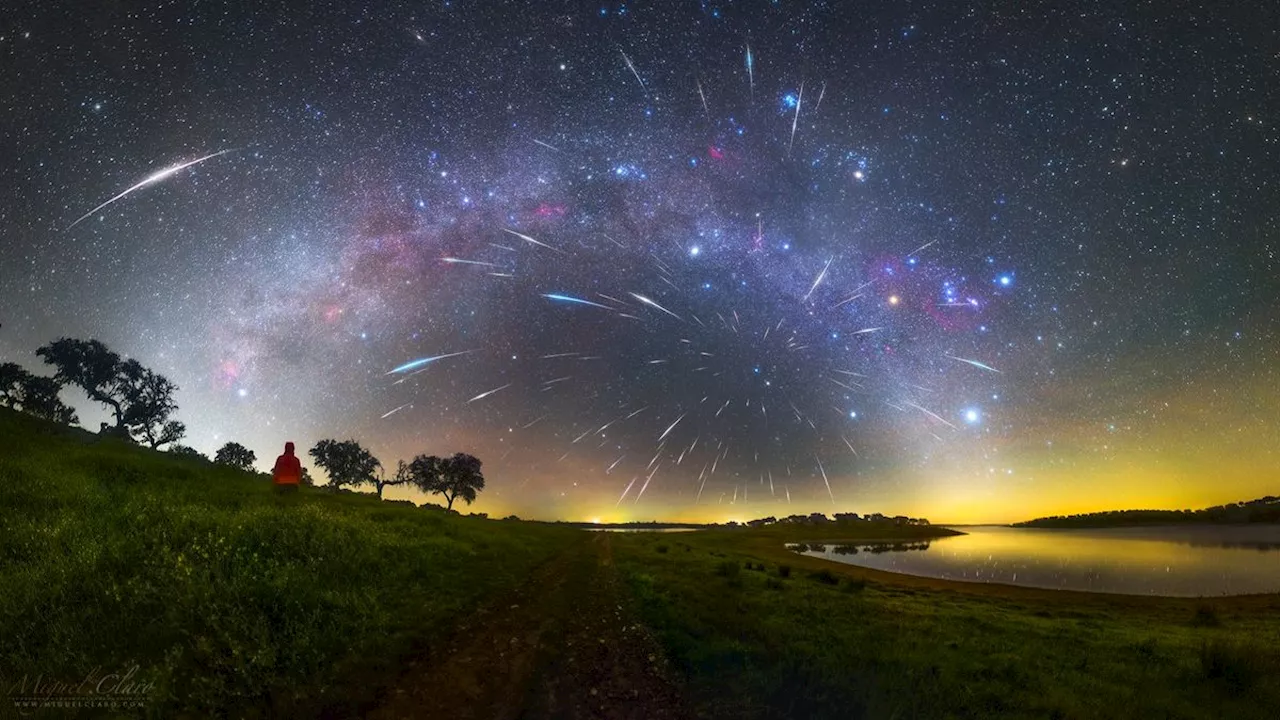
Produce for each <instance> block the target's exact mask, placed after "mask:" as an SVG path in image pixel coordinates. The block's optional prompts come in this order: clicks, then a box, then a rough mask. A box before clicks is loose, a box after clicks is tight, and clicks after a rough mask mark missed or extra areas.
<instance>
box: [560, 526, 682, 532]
mask: <svg viewBox="0 0 1280 720" xmlns="http://www.w3.org/2000/svg"><path fill="white" fill-rule="evenodd" d="M583 529H584V530H590V531H591V532H620V533H677V532H693V531H695V530H697V529H698V528H612V527H604V528H590V527H589V528H583Z"/></svg>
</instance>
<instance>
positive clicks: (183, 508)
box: [0, 409, 580, 717]
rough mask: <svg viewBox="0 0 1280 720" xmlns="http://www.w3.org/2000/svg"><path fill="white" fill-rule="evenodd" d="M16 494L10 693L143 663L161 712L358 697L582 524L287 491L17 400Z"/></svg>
mask: <svg viewBox="0 0 1280 720" xmlns="http://www.w3.org/2000/svg"><path fill="white" fill-rule="evenodd" d="M0 508H3V512H0V638H3V639H4V641H3V642H2V643H0V678H3V679H4V681H5V688H4V689H5V690H8V689H9V687H10V686H11V685H12V684H13V683H14V682H17V681H19V680H21V679H22V678H23V677H24V676H25V677H27V678H28V679H32V678H34V677H36V676H38V675H40V674H44V676H45V678H46V679H60V680H63V681H65V682H71V681H74V682H79V681H80V680H81V679H82V678H83V677H84V676H85V675H86V674H87V673H89V672H90V671H91V670H92V669H93V668H95V667H101V668H103V669H104V671H110V670H112V669H115V668H122V667H125V666H128V665H130V664H135V663H136V664H137V665H138V666H139V672H138V675H137V676H136V678H135V680H138V681H142V682H151V683H154V686H155V687H154V690H153V691H152V692H150V693H148V695H149V696H150V697H149V698H148V701H147V702H146V703H145V712H146V714H149V715H151V716H153V717H174V716H177V715H184V714H191V715H198V716H213V715H229V716H232V717H251V716H254V715H261V716H265V715H276V716H279V715H282V714H283V715H293V716H305V715H309V714H313V713H315V712H318V711H321V710H324V709H329V710H332V711H337V712H338V713H340V714H343V715H348V714H350V713H353V712H357V711H358V710H359V709H361V708H363V707H365V706H366V704H367V703H368V702H370V701H371V700H372V699H373V698H374V697H375V696H376V695H377V694H378V692H379V691H380V689H381V688H382V687H383V686H384V685H385V683H386V682H387V680H388V678H393V677H394V676H395V675H396V673H397V672H398V671H399V667H398V660H399V659H400V658H402V657H405V656H406V655H408V654H411V653H414V652H421V651H423V650H424V649H429V648H430V647H431V645H432V643H433V642H434V641H435V640H437V639H438V638H440V637H442V636H443V635H444V634H445V633H446V632H447V631H448V630H449V629H450V628H451V627H452V626H453V625H454V624H455V623H456V622H457V620H458V619H459V618H460V617H462V616H465V615H466V614H467V613H468V612H469V610H470V609H472V608H473V607H475V606H476V605H477V604H478V603H480V602H482V601H483V600H485V599H486V598H488V597H490V596H493V595H494V594H496V593H499V592H501V591H503V590H506V589H509V588H510V587H512V586H513V585H515V584H516V583H517V581H518V580H520V579H522V578H524V577H526V576H527V575H528V574H529V573H530V571H531V570H532V569H533V567H534V566H536V565H538V564H540V563H542V562H543V561H545V560H546V559H547V558H549V557H550V556H552V555H553V554H556V553H557V552H559V551H560V550H561V549H562V548H564V547H566V546H567V545H568V544H570V543H571V542H572V541H573V540H574V539H575V538H577V537H579V536H580V533H579V532H578V531H576V530H571V529H558V528H552V527H547V526H539V525H532V524H525V523H498V522H493V521H484V520H478V519H470V518H462V517H458V516H455V515H450V514H446V513H443V512H440V511H431V510H424V509H416V508H413V507H408V506H405V505H400V504H390V503H379V502H377V501H376V500H373V499H371V498H368V497H362V496H351V495H345V496H335V495H331V494H329V493H326V492H323V491H320V490H309V489H304V490H303V491H302V492H301V493H300V494H298V495H296V496H292V497H277V496H276V495H275V494H274V493H273V492H272V491H271V487H270V484H269V482H267V481H265V480H263V479H262V477H261V476H255V475H250V474H247V473H242V472H239V471H235V470H230V469H226V468H221V467H216V466H213V465H210V464H207V463H204V462H202V461H198V460H189V459H183V458H177V457H173V456H169V455H165V454H163V453H156V452H151V451H148V450H143V449H140V448H137V447H133V446H129V445H124V444H120V443H118V442H116V441H100V440H99V438H98V437H97V436H95V435H92V434H89V433H84V432H82V431H78V430H74V429H69V428H65V427H62V426H57V425H53V424H48V423H44V422H42V421H38V420H35V419H32V418H30V417H27V416H23V415H19V414H17V413H14V412H11V411H8V410H2V409H0ZM0 701H2V702H5V704H6V705H7V704H8V703H7V701H3V700H0ZM5 710H6V711H7V710H8V708H7V707H6V708H5Z"/></svg>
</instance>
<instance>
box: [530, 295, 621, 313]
mask: <svg viewBox="0 0 1280 720" xmlns="http://www.w3.org/2000/svg"><path fill="white" fill-rule="evenodd" d="M542 297H544V298H546V299H548V300H556V301H558V302H567V303H577V304H578V305H590V306H591V307H598V308H600V309H601V310H612V309H613V308H611V307H609V306H608V305H601V304H600V303H594V302H591V301H590V300H583V299H582V298H576V297H573V296H571V295H556V294H555V293H543V294H542Z"/></svg>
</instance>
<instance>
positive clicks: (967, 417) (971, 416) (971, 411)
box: [964, 408, 982, 425]
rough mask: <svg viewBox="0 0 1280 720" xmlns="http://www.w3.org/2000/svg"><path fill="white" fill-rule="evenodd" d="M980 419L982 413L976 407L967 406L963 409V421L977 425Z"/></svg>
mask: <svg viewBox="0 0 1280 720" xmlns="http://www.w3.org/2000/svg"><path fill="white" fill-rule="evenodd" d="M981 420H982V413H980V412H978V409H977V408H968V409H966V410H965V411H964V421H965V422H967V423H969V424H970V425H977V424H978V423H979V422H980V421H981Z"/></svg>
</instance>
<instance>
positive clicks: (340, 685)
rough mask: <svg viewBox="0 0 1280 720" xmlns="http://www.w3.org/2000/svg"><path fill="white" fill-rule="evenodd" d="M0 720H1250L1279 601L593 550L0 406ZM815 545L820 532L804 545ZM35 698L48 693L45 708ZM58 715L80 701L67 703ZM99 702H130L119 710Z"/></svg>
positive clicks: (643, 550)
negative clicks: (295, 485)
mask: <svg viewBox="0 0 1280 720" xmlns="http://www.w3.org/2000/svg"><path fill="white" fill-rule="evenodd" d="M0 507H2V508H3V510H4V511H3V513H0V638H3V639H4V642H3V643H0V680H2V681H3V682H2V683H0V693H3V694H4V697H0V717H4V716H6V715H7V714H10V713H11V712H12V713H13V714H18V710H17V708H14V707H13V704H12V701H13V700H14V699H20V698H21V697H26V699H28V700H31V699H32V696H34V699H35V700H36V701H40V700H42V699H44V700H47V699H49V697H52V696H55V695H60V696H66V695H73V696H74V695H76V693H79V694H80V696H83V695H84V694H85V693H86V692H88V691H85V690H84V686H83V683H82V680H83V679H84V678H85V677H86V676H87V675H89V674H92V673H94V672H98V673H99V675H98V676H97V677H99V678H100V677H101V675H102V674H103V673H112V672H116V671H117V669H121V672H123V668H126V667H136V668H137V670H136V672H135V674H134V675H133V676H131V677H132V680H131V682H130V684H128V685H127V686H125V685H120V686H119V687H117V688H116V692H114V693H105V694H104V695H103V696H102V697H98V698H96V699H97V700H108V701H112V702H115V703H117V704H116V705H115V706H108V707H100V708H85V707H79V708H77V709H68V708H46V709H45V710H35V711H34V712H33V713H32V712H29V711H28V709H25V708H24V709H23V714H26V715H27V716H36V717H69V716H75V717H95V716H96V717H116V716H129V717H132V716H139V717H153V718H172V717H236V718H253V717H313V716H320V717H358V716H361V717H362V716H372V717H381V718H419V717H420V718H561V717H567V718H682V717H716V718H743V717H746V718H783V717H799V718H824V717H826V718H857V717H875V718H879V717H885V718H910V717H918V718H945V717H956V718H962V717H969V718H989V717H1019V718H1022V717H1025V718H1043V717H1058V718H1092V717H1101V718H1126V719H1128V718H1134V717H1167V718H1228V717H1229V718H1273V717H1275V716H1276V714H1275V713H1276V708H1277V707H1280V597H1277V596H1257V597H1247V598H1231V599H1217V600H1212V601H1200V600H1182V599H1159V598H1142V597H1128V596H1102V595H1091V594H1082V593H1065V592H1053V591H1045V590H1035V589H1027V588H1014V587H1007V586H995V585H980V584H973V585H970V584H959V583H948V582H945V581H938V580H930V579H926V578H915V577H907V576H898V575H891V574H886V573H880V572H876V571H871V570H865V569H861V568H857V567H853V566H841V565H836V564H833V563H827V562H824V561H822V560H819V559H815V558H808V557H801V556H797V555H795V554H793V553H790V552H788V551H787V550H785V549H784V547H783V544H784V543H785V542H786V541H788V540H807V541H828V542H831V541H839V540H845V539H847V540H853V539H858V538H868V537H885V538H887V537H902V538H911V537H924V536H927V535H929V534H931V533H936V532H939V530H936V529H931V528H928V527H894V526H877V525H876V524H874V523H867V524H861V525H858V526H856V527H843V528H838V529H832V528H814V527H791V528H788V527H780V526H772V527H768V528H763V529H760V530H741V529H739V530H708V531H703V532H696V533H680V534H666V535H662V534H626V535H607V534H596V533H587V532H583V531H580V530H576V529H572V528H561V527H555V526H549V525H541V524H535V523H522V522H512V521H490V520H483V519H479V518H467V517H459V516H456V515H452V514H447V513H444V512H440V511H436V510H428V509H420V508H414V507H410V506H407V505H401V504H396V503H389V502H384V503H380V502H378V501H376V500H375V499H373V498H371V497H362V496H351V495H334V494H331V493H327V492H325V491H322V490H309V489H307V490H304V491H303V492H302V493H301V494H300V495H298V496H294V497H285V498H280V497H276V496H274V495H273V494H272V493H271V491H270V487H269V485H268V483H267V482H266V481H264V480H263V479H262V478H261V477H259V476H254V475H250V474H246V473H241V472H238V471H235V470H230V469H226V468H221V467H216V466H212V465H209V464H206V463H203V462H201V461H198V460H190V459H184V458H177V457H173V456H169V455H165V454H163V453H154V452H150V451H146V450H142V449H139V448H136V447H132V446H127V445H121V444H117V443H114V442H105V441H100V440H99V438H97V437H96V436H94V435H91V434H88V433H83V432H80V431H76V430H68V429H66V428H62V427H59V426H55V425H49V424H44V423H41V422H39V421H34V420H31V419H29V418H26V417H22V416H19V415H16V414H14V413H11V412H8V411H3V410H0ZM833 533H835V534H833ZM59 683H61V684H59ZM81 699H82V700H83V697H81ZM122 700H125V701H128V702H129V703H130V704H128V705H121V704H119V703H120V702H121V701H122Z"/></svg>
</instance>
